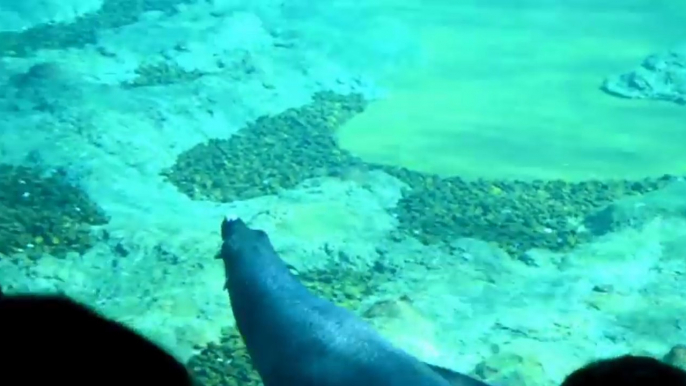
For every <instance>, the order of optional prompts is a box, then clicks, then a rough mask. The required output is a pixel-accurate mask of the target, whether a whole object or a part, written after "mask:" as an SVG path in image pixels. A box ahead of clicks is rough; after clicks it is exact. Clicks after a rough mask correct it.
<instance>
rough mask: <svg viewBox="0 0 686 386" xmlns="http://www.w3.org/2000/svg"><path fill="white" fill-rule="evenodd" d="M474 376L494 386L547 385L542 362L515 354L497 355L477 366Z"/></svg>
mask: <svg viewBox="0 0 686 386" xmlns="http://www.w3.org/2000/svg"><path fill="white" fill-rule="evenodd" d="M472 373H473V374H474V375H476V376H477V377H479V378H480V379H483V380H485V381H486V382H489V383H490V384H492V385H507V386H526V385H547V384H549V383H550V382H549V381H548V380H547V376H546V374H545V371H544V369H543V365H542V364H541V363H540V361H538V360H536V359H534V358H531V357H524V356H521V355H518V354H514V353H507V352H502V353H497V354H495V355H493V356H491V357H489V358H486V359H485V360H484V361H482V362H481V363H479V364H478V365H476V367H475V368H474V371H473V372H472Z"/></svg>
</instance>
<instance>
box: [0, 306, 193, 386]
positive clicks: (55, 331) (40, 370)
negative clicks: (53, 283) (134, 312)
mask: <svg viewBox="0 0 686 386" xmlns="http://www.w3.org/2000/svg"><path fill="white" fill-rule="evenodd" d="M0 342H1V343H0V363H1V365H0V367H2V370H0V384H2V385H11V384H16V383H17V382H19V383H21V384H26V385H41V384H54V385H58V384H63V385H73V386H77V385H92V384H94V383H95V384H97V383H107V384H112V385H127V384H131V385H134V384H141V385H142V384H151V385H153V384H154V385H165V386H189V385H191V379H190V376H189V374H188V372H187V371H186V368H185V367H184V366H183V365H182V364H181V363H179V362H178V361H177V360H175V359H174V358H173V357H172V356H171V355H169V354H168V353H166V352H165V351H164V350H163V349H161V348H160V347H158V346H157V345H155V344H154V343H152V342H151V341H149V340H148V339H146V338H145V337H143V336H141V335H139V334H137V333H136V332H134V331H133V330H131V329H129V328H128V327H125V326H123V325H121V324H119V323H117V322H114V321H112V320H109V319H107V318H104V317H103V316H100V315H99V314H97V313H96V312H95V311H92V310H91V309H89V308H87V307H85V306H83V305H81V304H79V303H76V302H74V301H72V300H70V299H69V298H67V297H64V296H54V295H10V294H4V295H3V296H0ZM18 380H21V381H18Z"/></svg>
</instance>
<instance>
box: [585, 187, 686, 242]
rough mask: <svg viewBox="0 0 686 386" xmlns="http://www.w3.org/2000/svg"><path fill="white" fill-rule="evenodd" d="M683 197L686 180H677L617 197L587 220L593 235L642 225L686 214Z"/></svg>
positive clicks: (685, 216)
mask: <svg viewBox="0 0 686 386" xmlns="http://www.w3.org/2000/svg"><path fill="white" fill-rule="evenodd" d="M684 197H686V181H683V180H676V181H674V182H672V183H671V184H669V185H667V186H666V187H664V188H662V189H659V190H656V191H653V192H650V193H646V194H644V195H641V196H633V197H626V198H624V199H621V200H618V201H615V202H613V203H611V204H609V205H607V206H605V207H603V208H601V209H599V210H597V211H595V212H594V213H592V214H590V215H589V216H587V217H586V218H585V220H584V224H585V226H586V227H587V228H588V229H589V230H590V231H591V233H593V234H594V235H604V234H607V233H610V232H613V231H616V230H619V229H623V228H626V227H639V226H642V225H643V224H645V223H646V222H648V221H650V220H652V219H654V218H656V217H658V216H665V217H684V218H686V199H684Z"/></svg>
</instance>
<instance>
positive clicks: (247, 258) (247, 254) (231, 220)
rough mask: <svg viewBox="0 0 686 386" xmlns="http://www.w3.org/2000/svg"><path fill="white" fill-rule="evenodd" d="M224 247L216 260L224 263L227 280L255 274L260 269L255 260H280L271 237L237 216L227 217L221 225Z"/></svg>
mask: <svg viewBox="0 0 686 386" xmlns="http://www.w3.org/2000/svg"><path fill="white" fill-rule="evenodd" d="M221 235H222V247H221V250H220V251H219V253H218V254H217V256H216V258H217V259H221V260H222V261H223V262H224V268H225V273H226V278H227V279H229V277H230V276H234V275H237V274H244V275H248V274H253V273H255V272H253V271H254V270H255V269H257V267H259V265H258V264H256V263H257V262H256V261H255V260H264V259H268V260H278V255H276V252H275V251H274V248H273V247H272V244H271V242H270V240H269V236H267V234H266V233H265V232H264V231H261V230H259V229H252V228H250V227H249V226H248V225H247V224H246V223H245V222H244V221H243V220H242V219H240V218H238V217H237V216H226V217H225V218H224V220H223V221H222V225H221Z"/></svg>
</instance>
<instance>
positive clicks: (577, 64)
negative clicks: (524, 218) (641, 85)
mask: <svg viewBox="0 0 686 386" xmlns="http://www.w3.org/2000/svg"><path fill="white" fill-rule="evenodd" d="M373 1H376V2H377V3H378V4H375V6H376V8H377V11H378V10H382V11H384V12H385V13H386V15H387V16H388V17H394V18H398V20H400V21H402V22H403V23H404V24H405V25H406V26H407V27H408V28H409V29H410V30H411V31H413V32H414V33H415V37H417V39H418V42H419V44H418V46H419V47H421V48H420V52H419V53H418V57H419V58H421V59H420V60H419V61H418V62H414V63H413V64H404V65H403V66H401V67H398V68H396V69H395V70H394V71H392V72H391V73H387V74H385V77H384V79H382V83H384V85H385V86H387V87H388V88H389V90H390V92H389V94H388V97H387V98H386V99H384V100H382V101H379V102H376V103H374V104H373V105H371V106H370V107H369V109H368V111H366V112H365V113H364V114H361V115H359V116H357V117H356V118H355V119H353V120H352V121H351V122H350V123H349V124H347V125H346V126H345V127H343V128H342V129H341V130H340V132H339V133H338V135H339V142H340V144H341V146H342V147H343V148H345V149H348V150H350V151H352V152H353V153H354V154H356V155H358V156H361V157H362V158H364V159H365V160H367V161H372V162H378V163H384V164H392V165H402V166H405V167H408V168H410V169H414V170H418V171H424V172H432V173H438V174H441V175H461V176H463V177H467V178H475V177H484V178H518V179H533V178H546V179H548V178H561V179H567V180H583V179H590V178H641V177H645V176H655V175H662V174H665V173H673V174H678V173H681V174H686V107H683V106H678V105H674V104H670V103H666V102H655V101H637V100H624V99H619V98H615V97H612V96H608V95H606V94H605V93H603V92H602V91H600V90H599V86H600V85H601V83H602V81H603V79H604V78H605V77H606V76H607V75H609V74H614V73H621V72H625V71H627V70H629V69H631V68H634V67H635V66H636V65H637V64H639V63H640V62H641V61H642V60H643V58H645V57H646V56H647V55H649V54H651V53H656V52H660V51H663V50H667V49H669V48H672V47H675V46H677V45H678V44H679V43H682V44H683V39H686V4H684V2H683V1H682V0H673V1H672V0H663V1H656V0H608V1H604V2H601V3H599V2H597V1H590V0H567V1H565V2H564V3H565V5H558V4H556V3H561V1H551V0H523V1H522V0H519V1H512V0H482V1H475V0H472V1H459V2H456V1H453V0H421V1H420V0H373ZM455 3H458V4H457V5H455ZM598 4H602V5H600V6H598ZM680 39H681V41H680Z"/></svg>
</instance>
